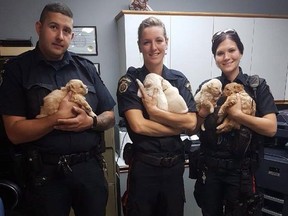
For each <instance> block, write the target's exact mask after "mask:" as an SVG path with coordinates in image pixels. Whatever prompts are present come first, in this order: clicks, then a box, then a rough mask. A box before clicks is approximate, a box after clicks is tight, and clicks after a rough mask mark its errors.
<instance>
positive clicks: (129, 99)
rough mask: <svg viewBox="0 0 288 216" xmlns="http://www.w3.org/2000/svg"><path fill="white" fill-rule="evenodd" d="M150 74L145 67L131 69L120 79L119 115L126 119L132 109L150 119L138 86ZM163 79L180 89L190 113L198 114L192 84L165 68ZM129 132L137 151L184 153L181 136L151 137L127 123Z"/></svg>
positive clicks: (118, 92) (179, 74) (177, 73)
mask: <svg viewBox="0 0 288 216" xmlns="http://www.w3.org/2000/svg"><path fill="white" fill-rule="evenodd" d="M148 73H149V72H148V71H147V69H146V68H145V66H143V67H142V68H137V69H136V68H134V67H130V68H129V69H128V71H127V73H126V75H124V76H123V77H121V78H120V80H119V83H118V90H117V101H118V111H119V115H120V116H121V117H123V118H124V119H125V115H124V112H125V111H127V110H130V109H139V110H142V111H143V115H144V118H147V119H148V118H149V116H148V114H147V112H146V110H145V108H144V106H143V103H142V100H141V98H139V97H138V96H137V91H138V88H139V87H138V84H137V82H136V79H139V80H140V81H141V82H142V83H143V81H144V79H145V77H146V75H147V74H148ZM162 77H163V78H164V79H166V80H168V81H169V82H170V83H171V85H173V86H175V87H176V88H178V90H179V93H180V95H181V96H182V97H183V98H184V100H185V102H186V104H187V106H188V112H196V106H195V101H194V98H193V95H192V93H191V86H190V82H189V81H188V80H187V78H186V77H185V76H184V75H183V74H182V73H181V72H179V71H176V70H171V69H168V68H167V67H166V66H164V68H163V72H162ZM125 121H126V119H125ZM126 127H127V131H128V133H129V137H130V138H131V140H132V142H133V143H134V144H136V145H135V147H136V151H141V152H146V153H167V152H174V153H183V143H182V142H181V139H180V135H177V136H165V137H151V136H145V135H141V134H136V133H134V132H133V131H132V130H131V129H130V127H129V125H128V124H127V121H126Z"/></svg>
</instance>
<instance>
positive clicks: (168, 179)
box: [125, 160, 185, 216]
mask: <svg viewBox="0 0 288 216" xmlns="http://www.w3.org/2000/svg"><path fill="white" fill-rule="evenodd" d="M131 166H132V167H131V168H130V170H129V174H128V183H127V189H128V203H127V208H126V210H127V211H126V214H125V215H127V216H183V212H184V202H185V192H184V181H183V173H184V162H182V161H181V162H179V163H177V164H176V165H174V166H172V167H161V166H152V165H149V164H146V163H144V162H142V161H139V160H136V161H133V163H132V165H131Z"/></svg>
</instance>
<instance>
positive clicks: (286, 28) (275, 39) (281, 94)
mask: <svg viewBox="0 0 288 216" xmlns="http://www.w3.org/2000/svg"><path fill="white" fill-rule="evenodd" d="M287 35H288V19H268V18H262V19H260V18H259V19H255V29H254V42H253V54H252V68H251V70H252V71H253V72H255V73H257V74H259V75H260V76H261V77H264V78H266V80H267V82H268V84H269V86H270V88H271V91H272V94H273V95H274V98H275V99H279V100H284V99H286V100H287V99H288V94H287V93H286V95H285V90H286V91H287V89H288V86H287V84H288V83H287V71H288V36H287Z"/></svg>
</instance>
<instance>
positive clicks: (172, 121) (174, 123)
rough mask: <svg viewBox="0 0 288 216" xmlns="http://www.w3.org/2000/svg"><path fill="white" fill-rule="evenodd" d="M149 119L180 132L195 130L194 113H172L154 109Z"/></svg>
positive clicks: (195, 119) (195, 120)
mask: <svg viewBox="0 0 288 216" xmlns="http://www.w3.org/2000/svg"><path fill="white" fill-rule="evenodd" d="M149 114H150V118H153V119H155V120H156V121H157V122H159V123H161V124H164V125H166V126H169V127H173V128H177V129H180V130H182V131H187V130H190V131H193V130H195V128H196V124H197V118H196V113H191V112H188V113H182V114H180V113H172V112H167V111H164V110H160V109H155V110H154V111H153V112H151V113H149Z"/></svg>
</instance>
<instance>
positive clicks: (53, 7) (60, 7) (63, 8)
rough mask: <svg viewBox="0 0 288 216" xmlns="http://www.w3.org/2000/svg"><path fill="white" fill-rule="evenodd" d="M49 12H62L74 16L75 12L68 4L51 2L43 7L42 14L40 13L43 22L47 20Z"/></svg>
mask: <svg viewBox="0 0 288 216" xmlns="http://www.w3.org/2000/svg"><path fill="white" fill-rule="evenodd" d="M48 12H55V13H61V14H63V15H65V16H68V17H70V18H73V13H72V11H71V9H70V8H69V7H68V6H67V5H65V4H63V3H49V4H47V5H46V6H45V7H44V8H43V10H42V12H41V15H40V22H41V23H43V22H44V21H45V19H46V16H47V13H48Z"/></svg>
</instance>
